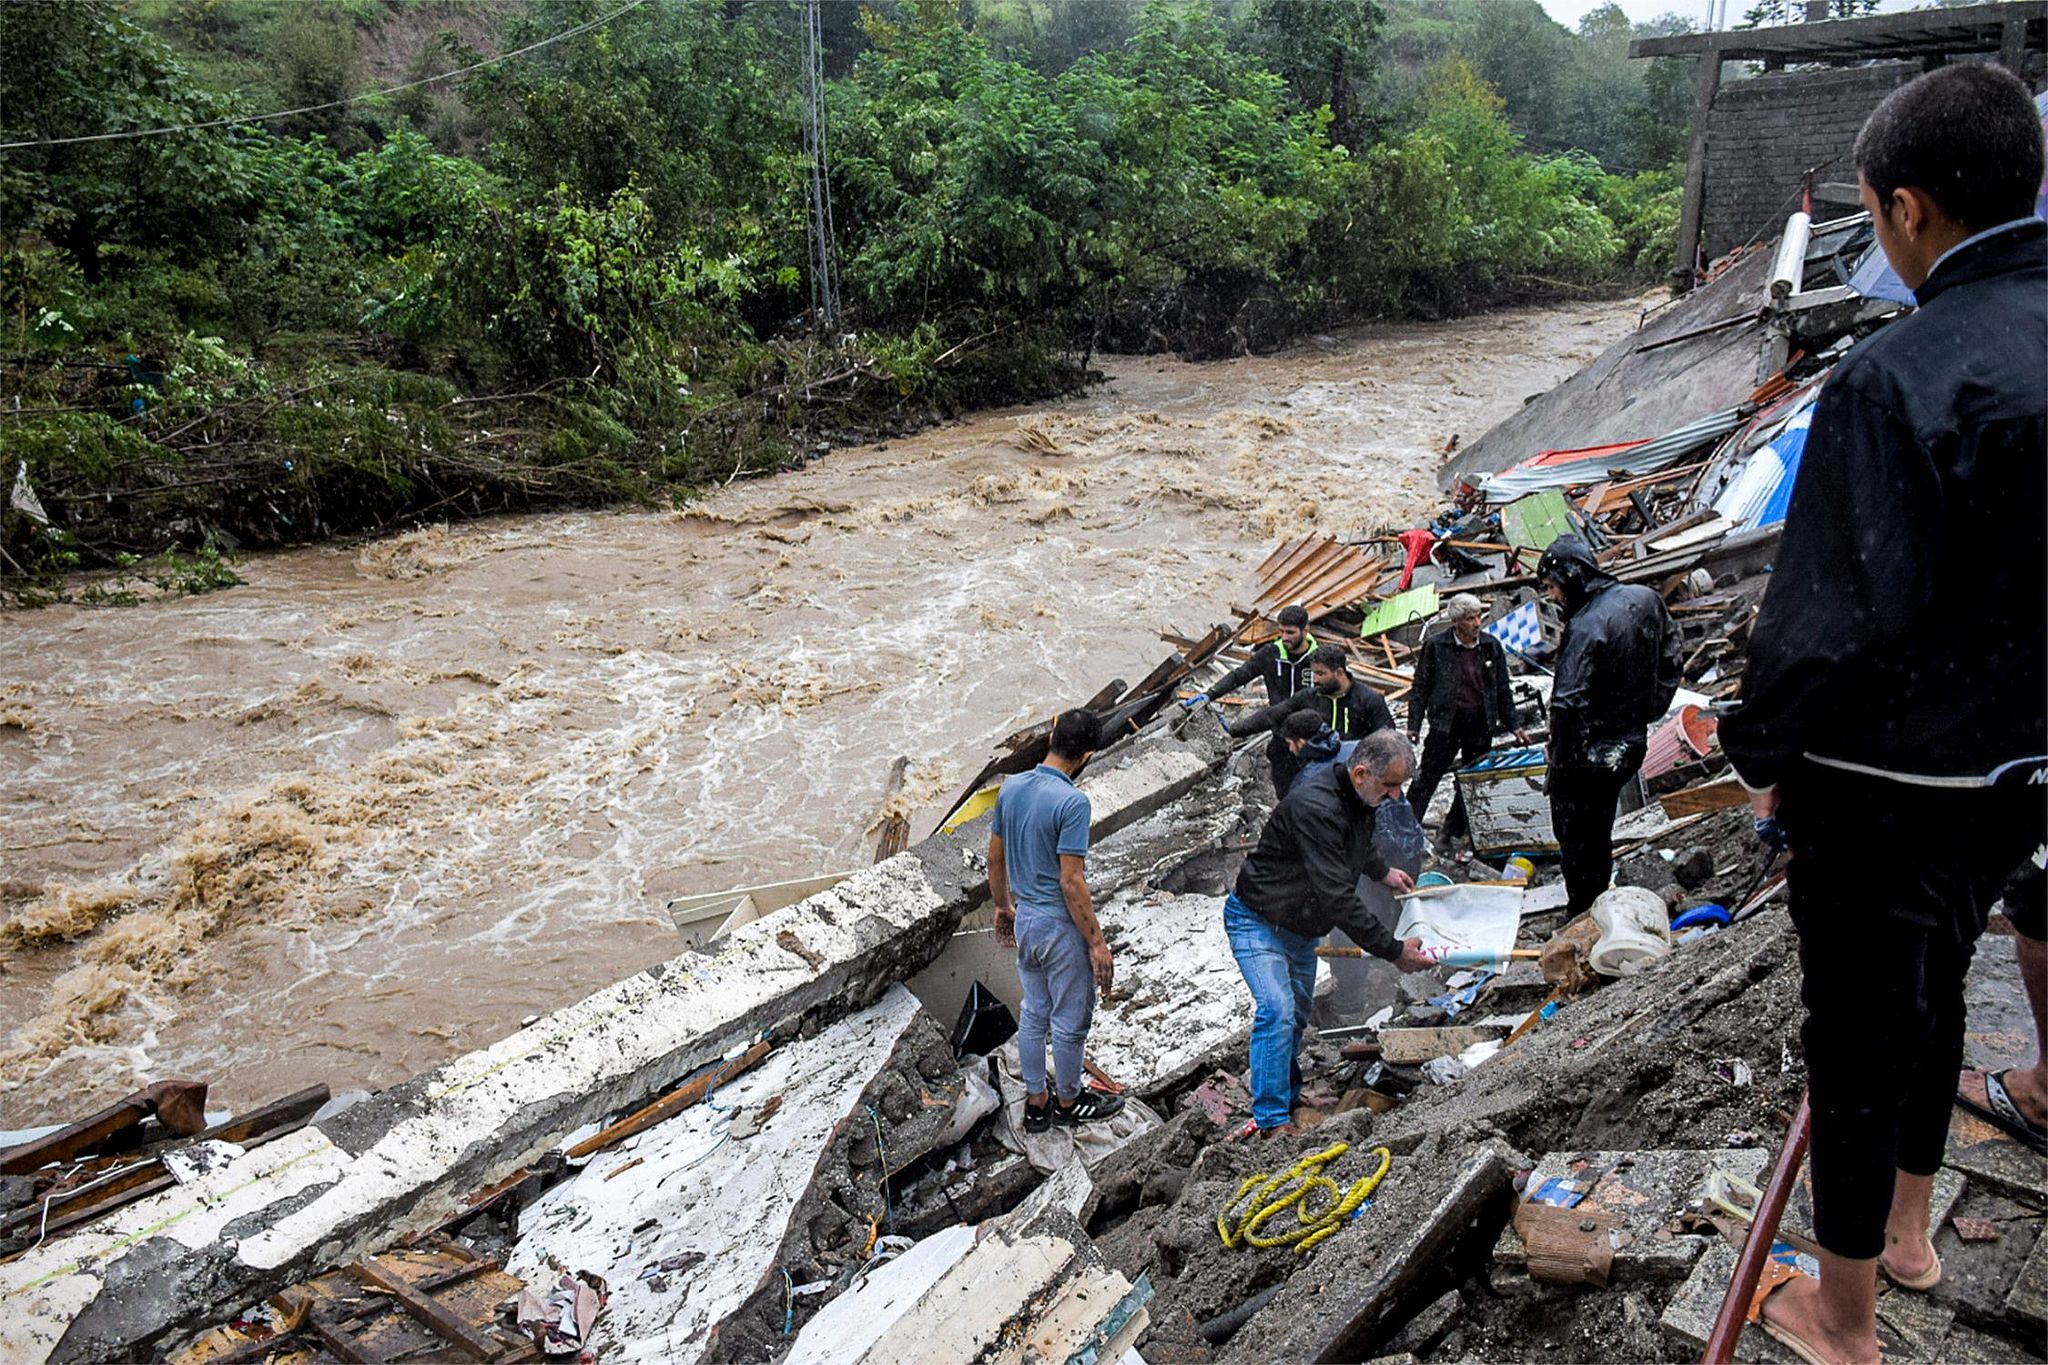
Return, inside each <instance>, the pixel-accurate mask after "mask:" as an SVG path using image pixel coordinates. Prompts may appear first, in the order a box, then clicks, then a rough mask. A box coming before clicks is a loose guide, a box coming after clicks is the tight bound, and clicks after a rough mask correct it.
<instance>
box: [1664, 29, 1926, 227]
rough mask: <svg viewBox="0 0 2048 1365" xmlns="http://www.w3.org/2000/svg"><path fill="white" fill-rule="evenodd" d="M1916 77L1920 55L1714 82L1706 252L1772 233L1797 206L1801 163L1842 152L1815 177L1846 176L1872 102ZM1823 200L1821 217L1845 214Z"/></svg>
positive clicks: (1709, 124) (1845, 209) (1709, 120)
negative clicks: (1718, 84) (1718, 88)
mask: <svg viewBox="0 0 2048 1365" xmlns="http://www.w3.org/2000/svg"><path fill="white" fill-rule="evenodd" d="M1918 74H1920V65H1919V63H1917V62H1884V63H1882V64H1880V65H1877V66H1854V67H1843V68H1838V69H1835V70H1830V71H1814V72H1776V73H1772V74H1768V75H1762V76H1757V77H1755V78H1754V79H1751V80H1746V81H1731V82H1729V83H1728V84H1726V85H1723V86H1722V87H1721V92H1720V94H1719V95H1718V96H1716V97H1715V100H1714V107H1713V109H1712V111H1711V112H1709V113H1708V115H1707V167H1706V171H1707V173H1706V190H1705V193H1706V203H1705V205H1704V206H1703V211H1702V224H1701V234H1702V237H1703V240H1704V242H1705V245H1706V253H1707V258H1708V259H1709V260H1711V259H1713V258H1714V257H1716V256H1719V255H1722V254H1723V253H1725V252H1727V251H1730V250H1732V249H1734V248H1735V247H1738V246H1741V245H1742V244H1743V243H1744V242H1747V241H1748V240H1749V239H1750V238H1751V237H1752V236H1759V235H1760V236H1762V237H1763V238H1765V239H1769V238H1771V237H1774V236H1776V235H1777V233H1778V230H1779V229H1780V228H1781V227H1782V226H1783V225H1784V222H1785V215H1786V214H1788V213H1790V212H1792V211H1793V210H1794V209H1796V208H1798V207H1799V204H1798V202H1797V200H1796V199H1794V198H1793V196H1794V194H1795V193H1796V192H1797V190H1798V189H1799V186H1800V176H1801V174H1802V173H1803V172H1804V171H1805V170H1806V168H1807V167H1809V166H1812V165H1815V164H1816V163H1818V162H1822V161H1825V160H1827V159H1828V158H1829V157H1839V158H1841V159H1840V160H1838V161H1836V162H1835V163H1834V164H1833V165H1831V166H1829V167H1828V168H1827V169H1825V170H1823V171H1821V172H1820V173H1819V174H1817V175H1816V176H1815V177H1814V179H1815V181H1816V182H1825V181H1850V182H1853V181H1854V180H1855V179H1856V169H1855V165H1854V163H1853V162H1852V161H1851V160H1850V155H1849V154H1850V152H1851V150H1852V149H1853V148H1854V147H1855V144H1856V133H1857V130H1858V129H1860V128H1862V126H1863V120H1864V119H1866V118H1868V117H1869V116H1870V111H1871V110H1873V109H1875V108H1876V107H1877V105H1878V102H1879V101H1880V100H1882V99H1883V98H1884V97H1885V96H1886V95H1888V94H1890V93H1891V92H1892V91H1893V90H1895V89H1897V88H1898V87H1899V86H1901V85H1904V84H1905V83H1906V82H1907V81H1909V80H1911V79H1912V78H1913V77H1915V76H1917V75H1918ZM1851 211H1852V210H1850V209H1849V208H1848V207H1847V206H1823V207H1821V208H1820V210H1819V211H1818V213H1817V215H1816V216H1818V217H1823V218H1826V217H1830V216H1836V215H1839V214H1842V213H1847V212H1851Z"/></svg>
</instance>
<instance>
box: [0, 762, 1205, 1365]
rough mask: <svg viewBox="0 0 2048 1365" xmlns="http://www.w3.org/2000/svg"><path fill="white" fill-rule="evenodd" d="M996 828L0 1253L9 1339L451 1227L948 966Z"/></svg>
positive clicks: (0, 1315) (183, 1313)
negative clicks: (523, 1178)
mask: <svg viewBox="0 0 2048 1365" xmlns="http://www.w3.org/2000/svg"><path fill="white" fill-rule="evenodd" d="M1225 755H1226V750H1225V747H1224V746H1223V745H1222V744H1221V743H1220V737H1218V738H1209V737H1205V736H1203V735H1202V734H1201V733H1200V732H1199V731H1196V732H1194V733H1193V734H1191V735H1190V737H1189V738H1187V739H1186V740H1176V739H1172V738H1171V737H1168V736H1165V735H1163V734H1162V735H1159V736H1151V737H1146V738H1145V739H1142V740H1140V741H1139V742H1138V743H1136V744H1134V745H1132V746H1131V747H1130V748H1129V749H1128V750H1126V751H1125V752H1124V753H1123V755H1122V756H1120V757H1117V758H1115V759H1114V760H1113V761H1111V762H1109V763H1107V764H1105V765H1103V767H1102V768H1101V771H1100V772H1099V773H1091V774H1089V775H1088V777H1087V778H1085V779H1084V781H1083V784H1082V785H1083V789H1084V790H1088V791H1089V793H1090V796H1091V799H1092V800H1093V801H1094V815H1095V828H1096V829H1097V831H1098V834H1100V832H1101V831H1104V830H1114V829H1118V828H1122V827H1123V826H1125V825H1128V824H1130V823H1133V822H1135V821H1137V820H1140V819H1142V818H1143V817H1144V816H1145V815H1147V814H1150V813H1151V812H1153V811H1156V810H1158V809H1159V808H1160V807H1162V806H1163V805H1165V804H1166V803H1168V802H1170V801H1171V800H1173V799H1175V797H1177V796H1179V795H1181V794H1183V793H1185V792H1186V791H1187V790H1188V789H1189V788H1191V787H1192V786H1194V785H1195V783H1196V782H1198V781H1199V780H1200V778H1201V776H1202V775H1203V774H1204V773H1206V772H1207V771H1208V770H1209V768H1210V767H1211V766H1212V765H1213V764H1215V763H1218V762H1221V760H1222V759H1223V757H1225ZM986 838H987V835H986V831H985V827H984V828H982V829H979V830H977V829H974V828H972V827H970V828H968V829H964V830H961V831H957V832H956V833H954V834H952V835H946V836H941V837H939V838H934V839H930V840H927V841H925V842H924V843H922V844H920V845H918V846H917V847H915V848H913V849H911V850H910V851H909V852H907V853H904V854H901V855H899V856H897V857H895V858H892V859H890V860H889V861H887V862H885V863H881V864H878V865H877V866H874V867H871V868H866V869H863V870H862V871H860V872H857V873H855V874H854V875H853V876H851V877H849V878H848V879H847V880H846V881H844V882H841V883H840V884H838V885H837V886H834V887H832V888H831V889H830V890H827V891H824V892H821V893H819V894H818V895H815V896H812V897H810V898H808V899H806V900H804V901H802V902H800V903H799V904H797V905H794V906H790V907H787V908H784V909H781V910H777V911H775V912H773V913H771V914H769V915H767V916H765V917H763V918H762V919H760V920H757V921H754V922H752V923H750V924H747V925H744V926H742V927H740V928H739V929H737V930H735V931H734V932H733V933H731V934H730V935H728V936H726V937H724V938H720V939H716V940H713V941H712V942H710V943H707V944H705V945H704V946H703V947H702V948H700V949H698V950H695V951H692V952H689V953H685V954H683V955H682V956H680V957H678V958H675V959H673V960H671V961H669V962H666V963H662V964H660V965H659V966H656V967H653V968H650V969H649V970H648V971H646V972H642V973H640V974H638V975H636V976H633V977H629V978H627V979H626V980H624V981H620V982H616V983H614V984H613V985H611V986H608V987H606V988H605V989H603V990H601V991H598V992H596V993H594V994H592V995H591V996H589V997H588V998H586V999H584V1000H582V1001H579V1002H577V1003H576V1004H573V1005H570V1006H568V1007H566V1008H564V1009H561V1010H558V1011H556V1012H555V1013H553V1014H551V1015H548V1016H546V1017H544V1018H542V1019H540V1020H538V1021H537V1022H535V1023H534V1024H532V1025H530V1026H529V1027H527V1028H524V1029H521V1030H520V1031H519V1032H517V1033H514V1034H512V1035H510V1036H509V1037H507V1038H504V1039H501V1040H500V1041H499V1042H497V1043H495V1044H493V1045H491V1046H489V1047H486V1048H483V1049H480V1050H478V1051H476V1052H473V1053H470V1054H469V1055H467V1056H464V1057H461V1058H457V1059H455V1060H454V1061H451V1062H449V1063H447V1064H445V1065H443V1066H441V1067H438V1068H436V1069H435V1070H433V1071H431V1072H428V1073H426V1074H423V1075H421V1076H418V1077H415V1078H413V1079H412V1080H410V1081H407V1082H405V1083H404V1084H402V1085H399V1086H395V1087H393V1088H391V1089H389V1090H386V1091H384V1092H382V1093H380V1094H378V1095H376V1096H373V1097H371V1098H370V1099H368V1100H365V1101H364V1102H362V1103H360V1104H357V1105H355V1106H353V1107H352V1108H350V1109H348V1110H347V1111H345V1112H343V1113H341V1114H338V1115H336V1116H334V1117H333V1118H331V1119H329V1120H326V1121H324V1122H323V1123H321V1124H319V1125H317V1126H312V1127H308V1128H306V1129H303V1130H301V1132H300V1133H298V1134H295V1135H293V1136H292V1137H291V1138H290V1139H280V1140H279V1141H278V1142H276V1143H273V1144H270V1145H269V1146H267V1147H264V1148H260V1149H257V1150H255V1151H251V1152H248V1153H245V1154H244V1155H243V1156H242V1157H239V1158H236V1159H234V1160H233V1161H231V1162H230V1163H229V1164H228V1165H227V1166H226V1167H225V1168H223V1169H222V1170H221V1171H219V1172H216V1173H214V1175H212V1176H209V1177H208V1181H209V1182H213V1181H217V1182H218V1188H219V1189H226V1190H232V1191H233V1192H234V1198H233V1200H231V1201H221V1202H216V1203H214V1204H211V1205H209V1204H206V1203H204V1202H202V1201H201V1200H200V1199H199V1197H198V1195H197V1194H196V1193H195V1189H194V1187H189V1186H181V1187H179V1188H178V1189H176V1190H169V1191H165V1192H164V1193H163V1194H161V1195H158V1196H153V1197H152V1198H150V1199H147V1200H143V1201H140V1202H138V1203H137V1204H134V1205H131V1206H129V1207H128V1208H127V1209H124V1210H122V1211H120V1212H118V1213H116V1214H114V1215H112V1216H111V1217H110V1218H109V1219H108V1220H106V1221H105V1222H104V1223H102V1224H100V1225H98V1226H97V1227H96V1228H95V1229H93V1230H91V1231H90V1232H89V1233H85V1234H80V1235H77V1236H74V1237H71V1238H65V1239H60V1240H56V1241H53V1242H50V1243H48V1244H46V1245H45V1246H43V1247H41V1248H39V1249H37V1250H36V1251H34V1252H32V1253H29V1254H27V1255H24V1256H22V1257H20V1258H18V1259H16V1260H14V1261H11V1262H9V1263H7V1264H5V1265H4V1266H0V1306H4V1310H5V1311H4V1312H0V1352H4V1353H5V1354H7V1356H8V1358H9V1359H10V1360H23V1361H30V1362H39V1361H43V1360H49V1359H55V1360H73V1359H94V1358H107V1357H117V1356H122V1355H128V1354H133V1353H134V1352H135V1351H136V1350H137V1349H138V1348H140V1347H142V1346H144V1345H146V1344H147V1343H150V1342H152V1341H154V1340H155V1339H156V1338H158V1337H160V1336H162V1335H163V1334H165V1333H166V1332H168V1331H169V1330H171V1329H172V1328H174V1327H177V1326H180V1325H184V1324H197V1323H200V1322H204V1321H209V1320H212V1319H215V1318H217V1317H218V1316H219V1315H220V1314H221V1313H222V1312H223V1311H225V1310H226V1309H229V1308H231V1307H235V1306H239V1305H241V1304H244V1303H247V1302H249V1301H250V1300H252V1299H257V1298H261V1297H263V1296H264V1295H266V1294H269V1293H273V1292H275V1291H276V1290H278V1289H281V1288H283V1287H284V1286H286V1285H288V1284H291V1283H294V1282H296V1281H298V1280H301V1279H304V1278H305V1277H306V1276H307V1275H308V1274H310V1273H312V1272H314V1271H316V1270H318V1269H321V1268H323V1267H325V1266H328V1265H332V1264H335V1263H337V1262H341V1261H346V1260H349V1259H352V1258H354V1257H356V1256H359V1255H361V1254H363V1253H365V1252H369V1251H372V1250H375V1249H377V1248H378V1247H380V1246H384V1245H388V1244H389V1243H390V1242H391V1241H392V1240H393V1239H395V1238H397V1237H399V1236H401V1235H403V1234H405V1233H407V1232H411V1231H415V1230H419V1229H423V1228H427V1227H433V1226H436V1225H438V1224H439V1223H440V1222H442V1221H443V1220H445V1219H446V1218H447V1217H449V1216H450V1215H452V1214H453V1213H455V1212H456V1211H457V1210H458V1209H459V1208H460V1206H461V1200H462V1198H463V1197H464V1196H465V1195H467V1194H468V1193H470V1192H471V1191H474V1190H476V1189H479V1188H482V1187H484V1186H487V1185H489V1184H491V1183H493V1182H495V1181H497V1180H499V1179H502V1178H503V1177H504V1176H506V1175H507V1174H509V1173H511V1172H512V1171H514V1170H516V1169H518V1168H520V1167H522V1166H525V1165H527V1164H529V1163H530V1162H531V1161H533V1160H534V1159H536V1158H537V1157H539V1156H540V1155H541V1154H542V1153H544V1152H546V1151H548V1150H549V1149H550V1148H552V1147H554V1146H555V1145H556V1144H557V1143H559V1142H560V1141H561V1139H562V1138H563V1137H564V1136H566V1135H567V1134H569V1133H571V1132H573V1131H576V1130H577V1129H579V1128H581V1127H584V1126H586V1125H588V1124H591V1123H593V1122H595V1121H597V1120H599V1119H601V1118H603V1117H604V1116H606V1115H607V1114H611V1113H615V1112H617V1111H619V1110H621V1109H625V1108H629V1107H633V1106H636V1105H638V1104H641V1103H644V1102H645V1101H646V1100H648V1099H650V1098H652V1097H653V1096H655V1095H657V1094H660V1093H663V1092H664V1091H665V1090H666V1089H668V1088H669V1087H671V1086H673V1084H674V1083H675V1082H676V1080H677V1079H678V1078H679V1077H681V1076H684V1075H688V1074H690V1073H691V1072H693V1071H695V1070H696V1069H697V1068H699V1067H701V1066H703V1065H705V1064H706V1063H708V1062H710V1061H712V1060H714V1059H716V1058H718V1057H719V1056H721V1055H723V1054H724V1053H725V1052H726V1051H728V1050H729V1049H730V1048H731V1047H732V1046H733V1045H734V1044H736V1043H738V1042H741V1041H743V1040H746V1039H748V1038H751V1037H754V1036H756V1035H758V1034H760V1033H762V1032H764V1031H768V1032H773V1033H774V1034H775V1035H776V1036H777V1037H783V1038H788V1037H794V1036H796V1035H797V1034H798V1033H799V1032H801V1031H802V1030H803V1028H804V1027H805V1026H807V1025H809V1026H812V1027H815V1026H816V1025H817V1024H818V1023H820V1022H830V1021H832V1020H835V1019H837V1018H839V1017H841V1016H843V1015H844V1014H846V1013H848V1012H849V1011H852V1010H855V1009H858V1008H861V1007H862V1006H864V1005H866V1004H868V1003H869V1002H871V1001H873V1000H874V999H875V998H876V997H877V996H879V995H880V994H881V993H882V992H883V991H884V990H886V989H887V988H888V987H889V986H890V985H892V984H893V983H895V982H897V981H900V980H902V979H904V978H905V977H907V976H909V975H911V974H914V973H915V972H916V971H918V970H919V969H920V968H922V967H923V966H924V965H926V964H927V963H929V962H930V961H931V960H932V959H933V958H934V957H936V956H937V954H938V952H939V950H940V948H941V947H943V946H944V944H945V943H946V942H947V940H948V939H949V938H950V937H951V935H952V932H953V930H954V929H955V928H956V927H957V926H958V923H959V920H960V917H961V914H962V913H963V911H965V910H967V909H969V908H971V907H973V906H974V905H976V904H979V903H981V902H982V901H984V900H985V899H986V896H987V886H986V871H985V867H984V865H983V858H982V853H981V850H982V849H983V848H985V846H986ZM206 1188H208V1189H212V1188H213V1185H212V1184H208V1185H206ZM223 1208H227V1209H229V1210H230V1211H231V1212H230V1213H229V1215H228V1216H227V1217H226V1218H223V1217H222V1216H221V1212H220V1211H221V1209H223Z"/></svg>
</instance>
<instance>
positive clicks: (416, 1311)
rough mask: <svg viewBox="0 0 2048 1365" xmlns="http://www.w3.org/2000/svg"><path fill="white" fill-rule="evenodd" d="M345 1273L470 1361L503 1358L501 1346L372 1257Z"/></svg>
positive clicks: (493, 1338)
mask: <svg viewBox="0 0 2048 1365" xmlns="http://www.w3.org/2000/svg"><path fill="white" fill-rule="evenodd" d="M348 1269H349V1273H350V1274H351V1275H354V1276H355V1277H356V1278H358V1279H360V1280H361V1281H363V1283H365V1284H367V1285H370V1286H372V1287H373V1288H377V1289H381V1290H383V1291H384V1292H385V1293H387V1294H389V1295H390V1296H391V1297H392V1298H393V1299H395V1300H397V1302H398V1306H399V1307H400V1308H402V1309H404V1310H405V1311H406V1313H407V1314H408V1315H410V1316H411V1317H412V1318H413V1319H414V1320H416V1321H417V1322H418V1323H419V1324H420V1325H421V1326H422V1327H425V1328H426V1329H427V1330H428V1331H430V1332H432V1333H433V1334H434V1335H435V1336H437V1337H439V1338H441V1340H443V1341H445V1342H447V1343H448V1344H449V1345H450V1346H453V1347H455V1348H456V1349H458V1350H460V1351H461V1352H462V1353H463V1354H464V1355H466V1356H468V1357H469V1358H470V1359H471V1360H495V1359H497V1358H498V1356H499V1355H501V1354H503V1352H504V1350H505V1346H504V1343H502V1342H500V1341H499V1340H498V1339H497V1338H496V1337H494V1336H490V1335H488V1334H487V1333H485V1332H482V1331H480V1330H478V1329H477V1327H476V1326H475V1325H474V1324H472V1323H468V1322H465V1321H463V1320H462V1319H461V1318H460V1317H458V1316H457V1315H455V1314H454V1313H451V1312H449V1311H448V1309H447V1308H446V1307H444V1306H443V1305H442V1304H440V1303H438V1302H436V1301H435V1300H434V1299H432V1298H430V1297H428V1296H427V1295H425V1294H422V1293H421V1292H420V1291H419V1290H417V1289H415V1288H413V1286H412V1285H411V1283H410V1282H408V1281H407V1280H406V1279H405V1278H404V1277H403V1276H401V1275H398V1274H396V1273H395V1272H393V1271H391V1270H390V1269H388V1268H386V1267H385V1266H383V1265H380V1264H379V1263H378V1261H377V1258H376V1257H375V1256H372V1257H369V1258H368V1259H367V1260H361V1261H357V1262H356V1263H355V1264H354V1265H352V1266H350V1267H349V1268H348Z"/></svg>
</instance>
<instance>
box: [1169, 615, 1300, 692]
mask: <svg viewBox="0 0 2048 1365" xmlns="http://www.w3.org/2000/svg"><path fill="white" fill-rule="evenodd" d="M1274 620H1275V622H1276V623H1277V624H1278V626H1279V629H1280V633H1279V634H1278V635H1277V636H1275V637H1274V638H1273V639H1270V640H1268V641H1266V643H1264V644H1262V645H1260V646H1259V647H1258V648H1256V649H1254V650H1253V651H1252V653H1251V657H1250V658H1249V659H1246V660H1245V661H1244V662H1243V663H1241V664H1239V665H1238V666H1237V667H1236V668H1233V669H1231V670H1230V671H1229V672H1228V673H1225V674H1224V675H1223V676H1222V677H1220V678H1218V679H1217V680H1216V681H1215V682H1214V683H1213V684H1211V685H1210V688H1209V690H1208V691H1207V692H1198V693H1196V694H1195V695H1194V696H1192V697H1189V698H1188V699H1187V700H1186V701H1184V702H1182V703H1181V706H1182V707H1184V708H1185V707H1194V706H1200V705H1201V704H1202V703H1203V702H1205V701H1208V700H1209V699H1210V698H1211V697H1227V696H1229V695H1230V694H1231V693H1232V692H1235V691H1237V689H1238V688H1240V687H1243V686H1244V685H1245V684H1246V683H1248V682H1250V681H1251V680H1252V679H1254V678H1257V679H1258V680H1259V681H1261V682H1263V683H1264V684H1265V685H1266V704H1267V705H1268V706H1271V705H1272V704H1273V703H1275V702H1282V701H1286V700H1287V699H1288V698H1289V697H1291V696H1293V695H1294V694H1295V693H1296V692H1299V691H1300V690H1301V689H1302V688H1304V687H1306V686H1308V661H1309V657H1310V656H1311V655H1313V654H1314V653H1315V652H1316V648H1317V646H1316V637H1315V636H1313V635H1311V634H1309V632H1308V608H1306V607H1304V606H1302V605H1301V604H1300V603H1294V604H1293V605H1290V606H1285V607H1282V608H1280V614H1279V616H1277V617H1275V618H1274Z"/></svg>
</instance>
